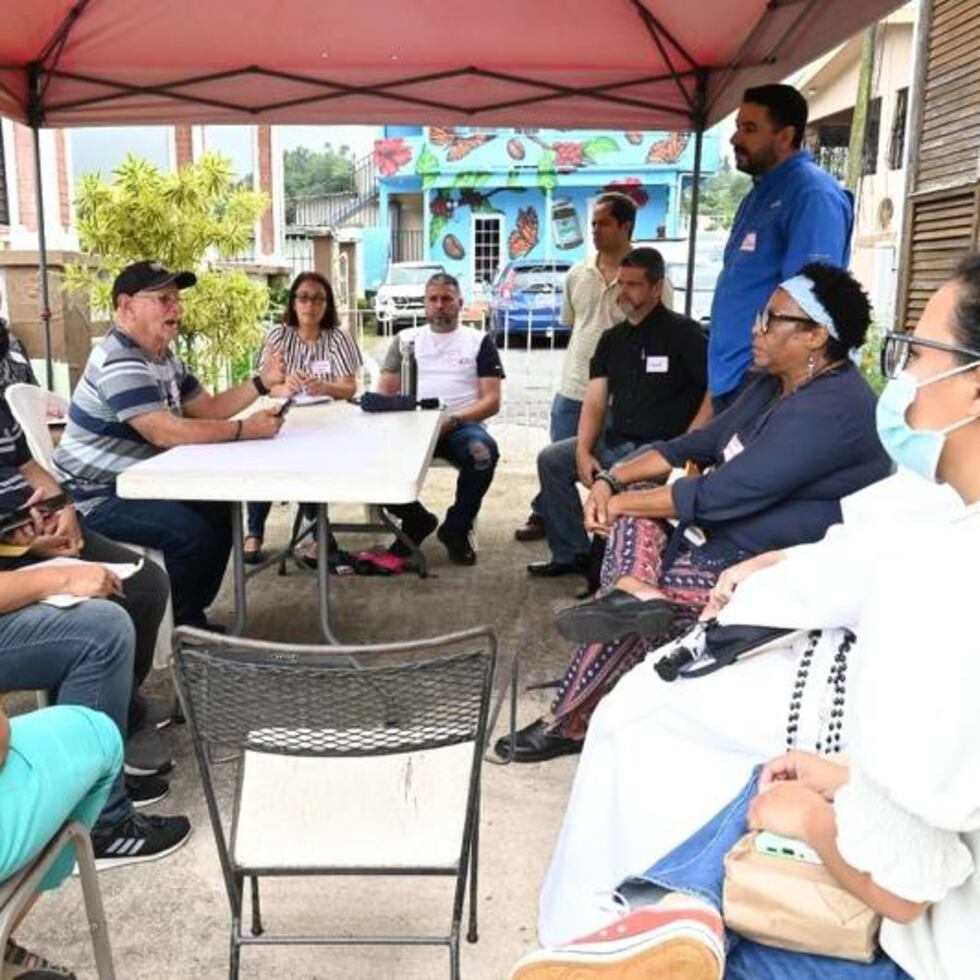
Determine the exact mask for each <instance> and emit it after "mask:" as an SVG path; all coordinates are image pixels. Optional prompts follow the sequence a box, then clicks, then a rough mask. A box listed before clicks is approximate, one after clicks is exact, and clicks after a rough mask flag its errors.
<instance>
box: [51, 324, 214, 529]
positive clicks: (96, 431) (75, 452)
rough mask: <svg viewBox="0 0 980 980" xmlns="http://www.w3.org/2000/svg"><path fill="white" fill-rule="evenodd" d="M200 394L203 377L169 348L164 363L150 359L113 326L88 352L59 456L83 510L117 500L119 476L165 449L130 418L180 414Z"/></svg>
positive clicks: (57, 467)
mask: <svg viewBox="0 0 980 980" xmlns="http://www.w3.org/2000/svg"><path fill="white" fill-rule="evenodd" d="M201 391H202V389H201V385H200V383H199V382H198V380H197V378H195V377H194V375H193V374H191V373H190V372H189V371H188V370H187V368H186V366H185V365H184V363H183V361H181V360H180V359H179V358H178V357H176V356H175V355H174V354H173V353H172V352H171V351H170V350H169V349H168V350H167V351H166V352H165V353H164V354H163V356H162V357H160V358H153V357H150V356H149V355H148V354H146V353H145V352H144V351H143V350H142V349H141V348H140V346H139V345H138V344H137V343H136V341H134V340H132V339H131V338H130V337H128V336H127V335H126V334H124V333H123V332H122V331H121V330H120V329H119V328H118V327H117V326H116V325H115V324H113V325H112V328H111V329H110V330H109V332H108V333H107V334H106V335H105V337H104V338H103V339H102V340H101V341H100V342H99V344H98V345H97V346H96V347H94V348H93V349H92V353H91V354H90V355H89V359H88V363H87V364H86V365H85V372H84V373H83V374H82V379H81V381H79V382H78V386H77V387H76V388H75V391H74V393H73V394H72V396H71V405H70V406H69V408H68V425H67V426H66V427H65V434H64V435H63V436H62V437H61V442H60V444H59V445H58V448H57V450H55V454H54V466H55V470H56V471H57V475H58V477H59V478H60V480H61V482H62V483H63V484H64V486H65V488H66V489H67V490H68V492H69V493H70V494H71V495H72V497H73V498H74V500H75V502H76V505H77V508H78V510H80V511H81V512H82V513H83V514H85V513H88V512H89V511H91V510H92V509H93V508H94V507H96V506H97V505H98V503H99V502H100V501H102V500H105V499H106V498H108V497H111V496H114V495H115V485H116V477H117V476H119V474H120V473H122V472H123V471H124V470H126V469H128V468H129V467H130V466H132V465H133V463H138V462H140V460H143V459H149V458H150V457H151V456H156V455H157V454H158V453H159V452H162V450H160V449H159V448H157V447H156V446H154V445H153V444H152V443H149V442H147V441H146V440H145V439H144V438H143V437H142V436H141V435H140V434H139V432H137V431H136V429H134V428H133V427H132V426H131V425H130V424H129V420H130V419H133V418H135V417H136V416H138V415H146V414H148V413H149V412H171V413H172V414H174V415H182V414H183V410H182V407H181V406H182V404H183V402H185V401H190V400H191V399H192V398H194V397H195V396H196V395H198V394H200V393H201Z"/></svg>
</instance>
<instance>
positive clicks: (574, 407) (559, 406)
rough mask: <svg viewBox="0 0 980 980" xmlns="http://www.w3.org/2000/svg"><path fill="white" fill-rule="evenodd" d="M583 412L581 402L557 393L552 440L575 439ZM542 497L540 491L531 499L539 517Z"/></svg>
mask: <svg viewBox="0 0 980 980" xmlns="http://www.w3.org/2000/svg"><path fill="white" fill-rule="evenodd" d="M581 414H582V403H581V402H579V401H576V400H575V399H574V398H566V397H565V396H564V395H555V397H554V398H552V400H551V425H550V427H549V429H548V438H549V439H550V440H551V441H552V442H561V441H562V439H574V438H575V436H576V435H577V434H578V420H579V416H580V415H581ZM542 499H543V498H542V494H541V492H540V491H539V492H538V493H537V495H536V496H535V498H534V500H532V501H531V513H532V514H537V515H538V517H541V516H542V513H543V505H542Z"/></svg>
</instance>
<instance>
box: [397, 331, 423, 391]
mask: <svg viewBox="0 0 980 980" xmlns="http://www.w3.org/2000/svg"><path fill="white" fill-rule="evenodd" d="M401 390H402V394H403V395H404V396H405V397H406V398H410V399H411V400H412V401H413V402H414V401H415V400H416V399H417V398H418V393H419V365H418V361H416V360H415V341H414V340H409V341H408V342H406V344H405V346H404V348H403V349H402V377H401Z"/></svg>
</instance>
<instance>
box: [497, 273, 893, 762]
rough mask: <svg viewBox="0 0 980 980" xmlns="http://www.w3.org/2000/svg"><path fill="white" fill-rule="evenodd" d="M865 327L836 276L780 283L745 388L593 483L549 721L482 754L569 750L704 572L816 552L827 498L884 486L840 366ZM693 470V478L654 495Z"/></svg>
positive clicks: (686, 618) (682, 623)
mask: <svg viewBox="0 0 980 980" xmlns="http://www.w3.org/2000/svg"><path fill="white" fill-rule="evenodd" d="M870 318H871V310H870V306H869V304H868V300H867V297H866V296H865V294H864V292H863V291H862V290H861V287H860V286H859V285H858V283H857V282H856V281H855V280H854V279H853V278H852V277H851V276H850V275H849V274H848V273H847V272H846V271H844V270H842V269H837V268H834V267H831V266H827V265H822V264H819V263H811V264H809V265H807V266H805V267H804V268H803V269H802V270H801V272H800V274H799V275H796V276H794V277H792V278H791V279H788V280H787V281H785V282H783V283H782V284H781V285H780V287H779V288H777V289H776V291H775V292H774V293H773V295H772V297H771V299H770V300H769V304H768V305H767V307H766V309H765V310H763V311H761V312H760V313H759V315H758V317H757V319H756V324H755V329H754V340H753V356H754V362H755V368H756V370H757V371H758V377H757V378H756V379H755V380H754V381H753V382H752V383H751V384H750V385H749V386H748V387H747V388H746V390H745V391H744V392H743V393H742V395H741V396H740V397H739V399H738V400H737V401H736V402H735V403H734V404H733V405H732V406H731V407H730V408H728V409H727V410H726V411H725V412H723V413H722V414H721V415H719V416H717V417H716V418H715V419H713V420H712V421H711V422H709V423H708V424H707V425H706V426H704V427H703V428H701V429H698V430H696V431H693V432H689V433H686V434H684V435H682V436H679V437H678V438H676V439H672V440H670V441H668V442H663V443H654V444H653V445H652V446H651V447H650V448H649V449H648V451H647V452H646V453H644V454H643V455H641V456H638V457H634V458H633V459H631V460H629V461H625V462H622V463H618V464H617V465H616V466H614V467H612V469H611V470H610V471H609V472H603V473H599V474H598V475H597V477H596V480H595V483H594V485H593V487H592V490H591V491H590V493H589V497H588V500H587V502H586V507H585V513H586V521H587V526H589V527H590V529H591V530H593V531H595V532H597V533H600V534H605V535H608V536H609V542H608V545H607V549H606V557H605V561H604V563H603V570H602V582H603V588H601V589H600V591H599V593H598V595H597V597H596V598H595V599H593V600H592V601H590V602H586V603H582V604H580V605H577V606H572V607H571V608H569V609H566V610H564V611H563V612H562V613H560V614H559V615H558V617H557V621H556V625H557V628H558V631H559V632H560V633H561V634H562V635H563V636H564V637H566V638H567V639H570V640H573V641H575V642H578V643H579V644H580V645H579V647H578V648H577V650H576V651H575V654H574V656H573V657H572V660H571V662H570V664H569V666H568V669H567V670H566V672H565V675H564V677H563V678H562V680H561V682H560V685H559V688H558V694H557V697H556V698H555V700H554V702H553V704H552V707H551V710H550V711H549V712H548V713H547V714H546V715H545V716H543V717H542V718H539V719H538V720H536V721H535V722H533V723H532V724H531V725H529V726H527V727H526V728H524V729H522V730H521V731H520V732H518V733H517V736H516V744H515V745H513V746H511V744H510V738H509V737H505V738H503V739H501V740H500V741H498V743H497V752H498V753H500V754H501V755H509V754H510V753H511V751H513V752H514V755H515V759H516V761H518V762H538V761H542V760H545V759H550V758H553V757H556V756H559V755H566V754H569V753H574V752H578V751H580V749H581V744H582V740H583V739H584V737H585V732H586V729H587V727H588V722H589V718H590V717H591V714H592V711H593V710H594V709H595V706H596V705H597V704H598V703H599V701H600V699H601V698H602V697H603V695H604V694H605V693H606V692H607V691H609V690H610V689H611V688H612V687H613V685H615V683H616V682H617V681H618V679H619V678H620V677H621V676H622V675H623V674H624V673H626V672H627V671H628V670H629V669H630V668H631V667H633V666H634V665H635V664H636V663H638V662H639V661H640V660H642V659H643V657H644V656H645V655H646V654H647V652H649V651H650V650H652V649H655V648H656V647H658V646H660V645H662V644H663V643H664V642H665V641H666V640H668V639H670V638H671V637H672V636H676V635H679V634H680V633H682V632H684V631H685V630H686V629H687V628H688V627H689V626H690V625H691V623H692V622H693V621H694V620H695V619H696V618H697V616H698V614H699V613H700V611H701V609H702V608H703V607H704V605H705V603H706V602H707V600H708V596H709V593H710V591H711V589H712V587H713V586H714V585H715V583H716V581H717V579H718V576H719V575H720V573H721V572H722V571H723V570H724V569H725V568H727V567H729V566H731V565H734V564H735V563H737V562H741V561H743V560H745V559H746V558H749V557H751V556H753V555H757V554H760V553H762V552H766V551H771V550H774V549H778V548H784V547H788V546H789V545H793V544H799V543H803V542H807V541H815V540H818V539H820V538H821V537H822V536H823V534H824V532H825V531H826V530H827V528H828V527H829V526H830V525H831V524H834V523H837V522H838V521H840V517H841V511H840V499H841V497H843V496H845V495H848V494H851V493H854V492H855V491H857V490H859V489H860V488H861V487H864V486H866V485H868V484H870V483H873V482H875V481H876V480H880V479H882V478H883V477H884V476H886V475H887V474H888V472H889V469H890V464H889V461H888V458H887V456H886V455H885V453H884V450H883V449H882V447H881V444H880V442H879V441H878V437H877V434H876V432H875V422H874V395H873V394H872V392H871V390H870V388H869V387H868V385H867V384H866V382H865V381H864V379H863V378H862V377H861V375H860V373H859V372H858V371H857V369H856V368H855V367H854V366H853V364H852V363H851V361H850V360H849V357H848V355H849V353H850V352H852V351H854V350H856V349H858V348H859V347H860V346H861V345H862V344H863V342H864V338H865V334H866V332H867V328H868V325H869V322H870ZM690 461H693V462H694V463H695V464H697V466H699V467H700V468H701V469H702V470H706V472H702V473H701V474H696V475H687V476H682V477H681V478H679V479H676V480H674V481H673V482H671V483H669V484H668V485H659V482H651V481H663V480H665V479H666V478H667V477H668V476H669V475H670V473H671V471H672V470H673V469H676V468H679V467H683V466H684V465H685V464H686V463H688V462H690Z"/></svg>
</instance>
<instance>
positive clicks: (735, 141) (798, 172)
mask: <svg viewBox="0 0 980 980" xmlns="http://www.w3.org/2000/svg"><path fill="white" fill-rule="evenodd" d="M806 120H807V104H806V100H805V99H804V98H803V96H802V95H800V93H799V92H798V91H797V90H796V89H795V88H793V87H792V86H791V85H760V86H759V87H757V88H750V89H746V90H745V94H744V95H743V96H742V104H741V105H740V106H739V109H738V113H737V114H736V116H735V133H734V135H733V136H732V139H731V143H732V147H733V148H734V151H735V165H736V166H737V167H738V169H739V170H741V171H743V172H744V173H747V174H750V175H751V176H752V178H753V182H754V186H753V187H752V190H751V191H749V193H748V194H747V195H746V196H745V198H744V199H743V200H742V203H741V204H740V205H739V208H738V211H737V212H736V213H735V221H734V223H733V224H732V229H731V234H730V237H729V239H728V244H727V245H726V246H725V261H724V267H723V268H722V272H721V275H720V276H719V277H718V284H717V286H716V287H715V296H714V301H713V303H712V305H711V333H710V336H709V338H708V388H709V391H710V393H711V403H712V408H713V409H714V413H715V414H716V415H717V414H718V413H719V412H722V411H724V409H725V408H727V407H728V405H730V404H731V403H732V402H733V401H734V400H735V398H736V397H737V396H738V394H739V392H740V391H741V386H742V383H743V379H744V377H745V373H746V371H747V370H748V368H749V366H750V364H751V363H752V324H753V322H754V320H755V315H756V313H757V312H758V311H759V310H761V309H762V308H763V307H764V306H765V305H766V302H767V301H768V300H769V297H770V295H771V294H772V291H773V290H774V289H775V288H776V286H777V285H779V283H780V282H782V281H783V280H784V279H788V278H789V277H790V276H793V275H795V274H796V273H797V272H798V271H799V270H800V268H801V267H802V266H803V265H805V264H806V263H807V262H817V261H819V262H828V263H830V264H831V265H838V266H841V267H842V268H846V267H847V262H848V258H849V257H850V251H851V228H852V226H853V221H854V201H853V198H852V196H851V193H850V191H847V190H845V189H844V188H843V187H841V186H840V185H839V184H838V182H837V181H836V180H835V179H834V178H833V177H831V176H830V174H828V173H826V172H825V171H823V170H821V169H820V168H819V167H818V166H817V165H816V164H815V163H814V162H813V158H812V157H811V156H810V153H809V152H808V151H807V150H803V149H800V145H801V143H802V141H803V134H804V130H805V129H806Z"/></svg>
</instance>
